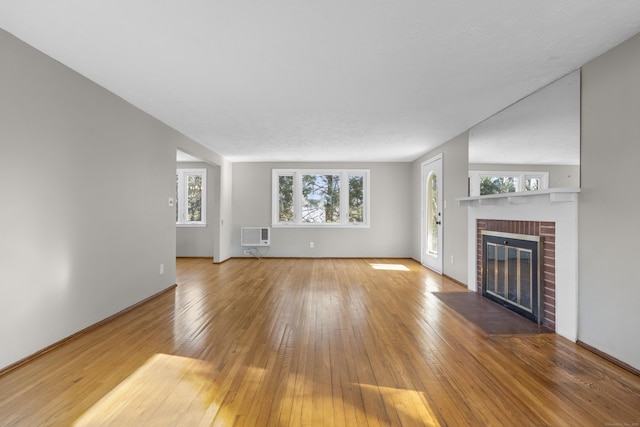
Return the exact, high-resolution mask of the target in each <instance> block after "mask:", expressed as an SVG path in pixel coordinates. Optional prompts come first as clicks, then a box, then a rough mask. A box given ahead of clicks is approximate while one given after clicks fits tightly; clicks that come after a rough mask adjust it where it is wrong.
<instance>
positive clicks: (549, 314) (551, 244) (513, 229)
mask: <svg viewBox="0 0 640 427" xmlns="http://www.w3.org/2000/svg"><path fill="white" fill-rule="evenodd" d="M476 225H477V236H476V253H477V259H476V266H477V267H476V271H477V273H478V274H477V276H478V292H480V293H481V292H482V235H481V232H482V231H483V230H487V231H499V232H502V233H517V234H526V235H530V236H540V237H542V247H543V251H544V256H543V258H542V259H543V263H542V279H543V282H542V283H541V284H542V286H543V289H544V290H543V292H542V295H543V299H544V306H543V310H544V316H543V319H542V324H543V325H544V326H546V327H548V328H549V329H552V330H554V331H555V330H556V224H555V222H540V221H505V220H494V219H479V220H477V224H476Z"/></svg>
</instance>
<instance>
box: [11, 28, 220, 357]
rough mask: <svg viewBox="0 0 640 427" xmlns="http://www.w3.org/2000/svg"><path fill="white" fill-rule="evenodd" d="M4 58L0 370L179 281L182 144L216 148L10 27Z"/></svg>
mask: <svg viewBox="0 0 640 427" xmlns="http://www.w3.org/2000/svg"><path fill="white" fill-rule="evenodd" d="M0 63H1V64H2V66H1V67H0V93H1V94H2V96H0V153H1V154H0V185H1V189H2V199H3V203H2V208H1V209H0V236H2V237H1V238H0V260H1V263H2V268H1V269H0V271H1V272H2V278H1V280H0V294H1V295H2V298H0V342H2V351H0V368H2V367H5V366H8V365H10V364H12V363H14V362H16V361H18V360H20V359H22V358H24V357H26V356H28V355H30V354H33V353H34V352H37V351H38V350H40V349H42V348H44V347H46V346H48V345H50V344H53V343H55V342H57V341H59V340H61V339H63V338H65V337H67V336H69V335H71V334H73V333H75V332H77V331H79V330H81V329H83V328H85V327H87V326H90V325H92V324H94V323H96V322H98V321H100V320H102V319H104V318H106V317H108V316H110V315H112V314H114V313H117V312H118V311H120V310H122V309H124V308H126V307H129V306H131V305H132V304H135V303H137V302H139V301H141V300H143V299H145V298H147V297H149V296H151V295H154V294H155V293H157V292H159V291H161V290H163V289H166V288H167V287H169V286H170V285H172V284H173V283H174V282H175V249H176V241H175V235H176V234H175V233H176V231H175V211H174V208H173V207H169V206H168V198H169V197H174V196H175V167H176V162H175V155H176V148H177V147H186V148H188V149H190V151H198V150H201V151H202V152H201V153H198V154H200V155H201V156H207V157H210V158H212V159H213V158H216V157H217V155H215V153H212V152H210V151H208V150H205V149H204V148H203V147H200V146H198V145H197V144H196V143H195V142H193V141H192V140H189V139H188V138H186V137H185V136H183V135H181V134H179V133H178V132H176V131H174V130H172V129H171V128H169V127H167V126H165V125H163V124H161V123H160V122H158V121H157V120H155V119H154V118H152V117H150V116H149V115H147V114H145V113H143V112H141V111H140V110H138V109H136V108H134V107H133V106H131V105H130V104H128V103H126V102H125V101H123V100H122V99H120V98H118V97H116V96H114V95H113V94H112V93H110V92H108V91H106V90H104V89H103V88H101V87H99V86H97V85H96V84H94V83H92V82H90V81H88V80H87V79H85V78H83V77H82V76H80V75H78V74H77V73H75V72H73V71H71V70H69V69H68V68H66V67H64V66H62V65H61V64H60V63H58V62H56V61H54V60H52V59H51V58H49V57H47V56H45V55H43V54H41V53H40V52H38V51H36V50H35V49H33V48H31V47H29V46H28V45H26V44H24V43H22V42H21V41H19V40H17V39H16V38H14V37H13V36H11V35H9V34H8V33H6V32H4V31H0ZM198 147H200V148H198ZM226 250H228V249H226ZM160 264H164V268H165V273H164V274H163V275H161V274H160V271H159V268H160Z"/></svg>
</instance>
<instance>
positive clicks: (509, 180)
mask: <svg viewBox="0 0 640 427" xmlns="http://www.w3.org/2000/svg"><path fill="white" fill-rule="evenodd" d="M548 182H549V172H519V171H518V172H513V171H469V195H470V196H485V195H488V194H503V193H515V192H517V191H535V190H544V189H546V188H548V185H549V184H548Z"/></svg>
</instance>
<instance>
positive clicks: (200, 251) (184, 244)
mask: <svg viewBox="0 0 640 427" xmlns="http://www.w3.org/2000/svg"><path fill="white" fill-rule="evenodd" d="M176 168H179V169H206V170H207V210H206V212H207V226H206V227H179V226H178V227H176V256H179V257H211V258H213V243H214V241H215V240H216V231H218V230H217V227H216V226H217V224H218V220H217V219H216V218H217V215H219V211H216V206H217V205H216V203H218V202H219V200H220V198H219V195H218V192H219V191H218V190H219V186H218V185H217V182H218V180H219V175H220V171H219V169H220V168H219V167H218V166H213V165H209V164H207V163H191V162H182V163H177V164H176Z"/></svg>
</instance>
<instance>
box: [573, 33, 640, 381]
mask: <svg viewBox="0 0 640 427" xmlns="http://www.w3.org/2000/svg"><path fill="white" fill-rule="evenodd" d="M581 155H582V159H581V165H582V179H581V184H582V190H581V193H580V197H579V200H580V202H579V235H580V243H579V245H580V255H579V260H580V268H579V277H580V289H579V332H578V336H579V339H580V340H581V341H583V342H585V343H587V344H589V345H591V346H593V347H595V348H597V349H599V350H601V351H604V352H605V353H607V354H610V355H611V356H613V357H616V358H618V359H620V360H622V361H623V362H626V363H628V364H630V365H632V366H634V367H636V368H639V369H640V332H638V326H639V325H640V279H638V267H637V264H636V263H637V262H638V258H637V257H636V256H637V255H640V250H639V249H638V247H639V246H638V245H639V243H640V227H638V212H639V210H640V201H639V199H638V188H637V187H638V184H637V183H638V170H639V168H638V162H639V161H640V36H636V37H634V38H632V39H630V40H629V41H627V42H625V43H623V44H622V45H620V46H618V47H616V48H614V49H612V50H611V51H609V52H607V53H605V54H604V55H602V56H601V57H599V58H597V59H595V60H593V61H592V62H589V63H587V64H586V65H585V66H584V67H583V68H582V154H581Z"/></svg>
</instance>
